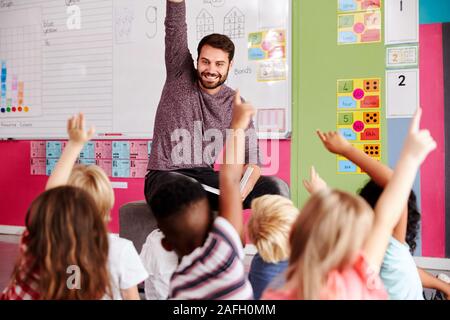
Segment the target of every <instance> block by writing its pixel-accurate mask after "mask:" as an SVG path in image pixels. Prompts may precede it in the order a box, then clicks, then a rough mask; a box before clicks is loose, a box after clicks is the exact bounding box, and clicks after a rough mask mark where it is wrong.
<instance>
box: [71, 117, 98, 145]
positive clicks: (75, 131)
mask: <svg viewBox="0 0 450 320" xmlns="http://www.w3.org/2000/svg"><path fill="white" fill-rule="evenodd" d="M84 126H85V123H84V114H83V113H79V114H78V115H75V116H73V117H71V118H70V119H69V120H68V121H67V134H68V135H69V141H72V142H75V143H78V144H85V143H86V142H88V141H89V140H91V139H92V137H93V136H94V133H95V129H94V127H91V128H90V129H89V131H85V130H84Z"/></svg>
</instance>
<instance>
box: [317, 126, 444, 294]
mask: <svg viewBox="0 0 450 320" xmlns="http://www.w3.org/2000/svg"><path fill="white" fill-rule="evenodd" d="M318 136H319V138H320V140H321V141H322V143H323V145H324V146H325V148H326V149H327V150H328V151H330V152H331V153H334V154H337V155H340V156H343V157H345V158H347V159H348V160H350V161H351V162H353V163H354V164H355V165H357V166H359V167H360V168H361V170H363V172H366V173H367V174H368V175H369V177H370V178H371V180H369V182H367V183H366V184H365V185H364V187H363V188H362V189H361V190H360V191H359V192H358V193H359V195H360V196H361V197H362V198H363V199H364V200H366V201H367V203H368V204H369V205H370V206H371V207H372V208H374V207H375V206H376V203H377V201H378V199H379V198H380V196H381V194H382V192H383V188H384V187H385V186H386V184H387V183H388V182H389V180H390V179H391V178H392V175H393V171H392V170H391V168H389V167H388V166H386V165H384V164H383V163H381V162H379V161H377V160H375V159H374V158H372V157H370V156H369V155H367V154H366V153H365V152H363V151H362V150H359V149H358V148H355V147H354V146H353V145H352V144H351V143H350V142H349V141H348V140H346V139H345V138H344V137H343V136H342V135H340V134H339V133H337V132H329V133H322V132H320V131H318ZM419 222H420V213H419V211H418V209H417V201H416V196H415V194H414V192H413V191H411V194H410V195H409V198H408V202H407V205H405V207H404V208H403V212H402V215H401V217H400V219H399V221H398V223H397V224H396V225H395V227H394V229H393V231H392V236H391V237H390V239H389V244H388V247H387V250H386V253H385V256H384V259H383V263H382V265H381V270H380V277H381V280H382V281H383V283H384V286H385V287H386V290H387V292H388V294H389V298H390V299H391V300H423V299H424V296H423V287H426V288H430V289H437V290H440V291H441V292H443V293H444V294H445V295H446V296H449V295H450V285H449V284H447V283H445V282H444V281H441V280H439V279H438V278H435V277H434V276H432V275H431V274H429V273H427V272H426V271H425V270H422V269H420V268H417V266H416V263H415V262H414V259H413V256H412V253H413V252H414V249H415V248H416V238H417V230H418V224H419Z"/></svg>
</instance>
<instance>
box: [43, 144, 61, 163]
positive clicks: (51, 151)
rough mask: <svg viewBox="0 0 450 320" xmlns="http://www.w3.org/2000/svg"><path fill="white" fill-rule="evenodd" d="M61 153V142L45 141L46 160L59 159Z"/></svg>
mask: <svg viewBox="0 0 450 320" xmlns="http://www.w3.org/2000/svg"><path fill="white" fill-rule="evenodd" d="M61 151H62V142H61V141H47V143H46V145H45V156H46V157H47V158H53V159H59V158H60V157H61Z"/></svg>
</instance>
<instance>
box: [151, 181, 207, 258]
mask: <svg viewBox="0 0 450 320" xmlns="http://www.w3.org/2000/svg"><path fill="white" fill-rule="evenodd" d="M150 208H151V210H152V212H153V214H154V215H155V218H156V220H157V223H158V227H159V228H160V229H161V231H162V232H163V233H164V236H165V238H164V239H163V245H164V247H165V248H166V249H167V250H169V251H172V250H173V251H175V252H176V253H177V254H178V256H180V257H182V256H184V255H188V254H189V253H191V252H192V251H193V250H195V249H196V248H197V247H198V246H201V245H202V244H203V242H204V241H205V240H206V237H207V235H208V233H209V230H210V227H211V225H212V214H211V212H210V209H209V202H208V197H207V195H206V192H205V190H204V189H203V187H202V186H201V184H200V183H198V182H197V181H195V180H194V179H192V178H188V177H186V176H183V175H179V174H174V175H173V176H172V177H170V178H168V179H167V180H166V181H165V182H164V183H163V184H161V185H160V186H159V187H158V188H157V190H156V191H155V192H154V193H153V195H152V198H151V199H150Z"/></svg>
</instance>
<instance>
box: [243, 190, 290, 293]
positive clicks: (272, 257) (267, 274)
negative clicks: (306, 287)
mask: <svg viewBox="0 0 450 320" xmlns="http://www.w3.org/2000/svg"><path fill="white" fill-rule="evenodd" d="M298 212H299V211H298V209H297V208H296V207H295V206H294V204H293V202H292V201H291V200H289V199H287V198H285V197H282V196H279V195H265V196H262V197H259V198H257V199H255V200H253V201H252V216H251V218H250V220H249V222H248V226H247V230H248V235H249V237H250V240H251V242H252V243H253V244H254V245H255V246H256V249H257V250H258V252H257V253H256V255H255V256H254V257H253V259H252V263H251V265H250V271H249V275H248V278H249V280H250V283H251V285H252V287H253V293H254V296H255V299H260V297H261V295H262V293H263V291H264V290H265V289H266V287H267V285H268V284H269V283H270V282H271V281H272V280H273V279H274V278H275V277H276V276H278V275H279V274H282V273H283V272H284V271H286V269H287V267H288V258H289V252H290V251H289V239H288V238H289V232H290V230H291V228H292V224H293V223H294V221H295V219H296V218H297V216H298Z"/></svg>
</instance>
